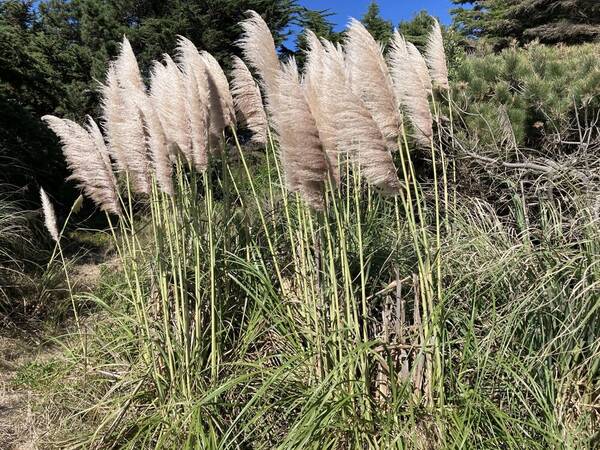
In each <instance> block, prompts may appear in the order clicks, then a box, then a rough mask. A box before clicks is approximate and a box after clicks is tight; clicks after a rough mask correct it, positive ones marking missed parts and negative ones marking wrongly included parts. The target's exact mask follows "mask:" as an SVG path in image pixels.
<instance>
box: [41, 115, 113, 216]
mask: <svg viewBox="0 0 600 450" xmlns="http://www.w3.org/2000/svg"><path fill="white" fill-rule="evenodd" d="M42 120H43V121H44V122H46V124H47V125H48V126H49V127H50V129H51V130H52V131H54V133H55V134H56V135H57V136H58V137H59V138H60V140H61V143H62V145H63V153H64V155H65V159H66V160H67V165H68V167H69V169H70V170H71V172H72V175H71V176H70V177H69V178H68V179H73V180H76V181H78V182H79V187H81V188H83V190H84V192H85V194H86V195H87V196H88V197H90V198H91V199H92V200H93V201H94V203H96V204H97V205H98V206H99V207H100V209H102V210H103V211H107V212H110V213H113V214H120V213H121V208H120V204H119V197H118V193H117V185H116V180H115V176H114V174H113V172H112V167H111V163H110V157H109V154H108V150H107V148H106V144H105V143H104V139H103V138H102V134H101V133H100V129H99V128H98V126H97V125H96V123H95V122H94V121H93V120H92V119H91V118H88V124H87V126H86V128H85V129H84V128H83V127H81V126H80V125H78V124H77V123H75V122H73V121H70V120H67V119H59V118H58V117H54V116H44V117H42Z"/></svg>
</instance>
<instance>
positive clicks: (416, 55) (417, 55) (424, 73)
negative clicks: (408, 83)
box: [406, 42, 433, 94]
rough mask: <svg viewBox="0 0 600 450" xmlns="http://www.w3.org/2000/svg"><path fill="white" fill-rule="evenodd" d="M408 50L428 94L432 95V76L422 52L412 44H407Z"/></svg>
mask: <svg viewBox="0 0 600 450" xmlns="http://www.w3.org/2000/svg"><path fill="white" fill-rule="evenodd" d="M406 50H407V51H408V54H409V56H410V57H411V61H412V63H413V64H414V70H415V71H416V72H417V73H418V74H419V78H420V79H421V83H422V84H423V87H424V88H425V90H426V91H427V93H428V94H430V93H431V92H432V90H433V86H432V85H431V76H430V75H429V69H428V68H427V63H426V62H425V58H423V55H422V54H421V52H420V51H419V50H418V49H417V47H415V45H414V44H413V43H412V42H406Z"/></svg>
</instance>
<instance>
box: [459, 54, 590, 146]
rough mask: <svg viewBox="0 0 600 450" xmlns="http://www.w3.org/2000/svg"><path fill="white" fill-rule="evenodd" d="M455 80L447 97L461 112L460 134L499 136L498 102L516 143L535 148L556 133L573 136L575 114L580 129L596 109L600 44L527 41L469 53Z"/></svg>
mask: <svg viewBox="0 0 600 450" xmlns="http://www.w3.org/2000/svg"><path fill="white" fill-rule="evenodd" d="M455 78H456V83H455V87H454V90H453V98H454V100H455V101H456V102H457V104H458V106H459V107H460V108H461V109H463V110H464V111H465V112H466V113H467V115H465V117H464V120H465V123H464V127H462V128H461V131H462V132H463V133H464V134H466V135H468V136H477V137H478V138H479V139H480V140H481V141H482V143H483V144H488V145H489V144H491V143H493V142H494V141H495V139H496V137H497V136H499V135H501V134H502V127H503V126H504V125H503V124H502V122H501V119H500V117H501V115H500V114H498V107H499V106H500V105H503V106H504V107H506V111H507V113H508V116H509V117H510V119H511V121H510V122H511V125H512V128H513V130H514V134H515V135H516V137H517V144H519V145H520V146H535V147H537V148H541V147H542V146H543V143H544V142H545V141H546V140H548V139H550V140H552V139H556V137H557V136H558V135H560V138H561V139H563V140H570V139H571V138H572V137H573V136H574V135H575V134H576V130H577V115H579V124H580V125H581V126H582V127H584V128H585V126H586V125H589V124H590V123H591V120H592V119H593V117H594V115H595V113H597V111H598V110H599V108H600V45H599V44H586V45H581V46H576V47H564V46H559V47H549V46H544V45H540V44H531V45H529V46H528V47H527V48H508V49H505V50H504V51H502V52H501V53H499V54H489V55H485V56H469V57H467V58H466V59H465V60H464V62H463V63H462V65H461V66H460V67H458V68H457V69H456V71H455ZM478 115H481V116H482V117H477V116H478ZM586 119H587V120H589V121H590V122H588V123H585V120H586Z"/></svg>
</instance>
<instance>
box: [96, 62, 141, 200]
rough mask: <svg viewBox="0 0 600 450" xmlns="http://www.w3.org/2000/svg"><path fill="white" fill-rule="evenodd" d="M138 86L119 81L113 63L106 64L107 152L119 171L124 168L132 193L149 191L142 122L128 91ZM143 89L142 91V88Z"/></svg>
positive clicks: (103, 99) (104, 110)
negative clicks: (110, 154) (108, 151)
mask: <svg viewBox="0 0 600 450" xmlns="http://www.w3.org/2000/svg"><path fill="white" fill-rule="evenodd" d="M136 90H137V88H135V87H134V85H133V84H131V83H128V84H127V86H123V85H121V84H120V82H119V78H118V76H117V69H116V66H115V65H114V64H113V65H111V66H110V67H109V69H108V72H107V75H106V84H105V85H104V86H102V88H101V91H102V117H103V120H104V129H105V131H106V135H107V138H108V142H109V146H110V151H111V152H112V155H113V157H114V158H115V160H116V162H117V167H118V168H119V170H122V171H127V172H128V173H129V177H130V180H131V184H132V186H133V189H134V191H135V192H138V193H142V194H148V193H150V173H149V163H148V156H147V154H146V137H145V134H144V124H143V123H142V119H141V117H140V113H139V111H138V108H137V106H136V105H135V103H134V102H133V99H132V95H131V92H133V91H136ZM142 92H143V91H142Z"/></svg>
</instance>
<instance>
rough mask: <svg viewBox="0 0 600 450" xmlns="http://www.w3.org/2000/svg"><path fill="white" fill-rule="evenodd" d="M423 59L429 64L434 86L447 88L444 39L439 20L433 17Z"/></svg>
mask: <svg viewBox="0 0 600 450" xmlns="http://www.w3.org/2000/svg"><path fill="white" fill-rule="evenodd" d="M425 60H426V61H427V65H428V66H429V73H430V74H431V80H432V82H433V85H434V86H437V87H439V88H442V89H446V90H447V89H449V87H450V85H449V84H448V66H447V65H446V54H445V52H444V39H443V37H442V29H441V27H440V24H439V22H438V21H437V20H436V19H434V21H433V27H432V28H431V32H430V33H429V37H428V39H427V49H426V51H425Z"/></svg>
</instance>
